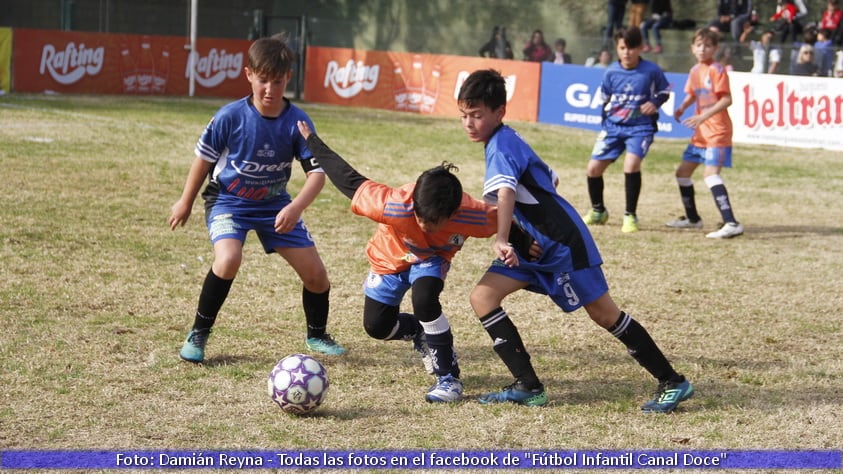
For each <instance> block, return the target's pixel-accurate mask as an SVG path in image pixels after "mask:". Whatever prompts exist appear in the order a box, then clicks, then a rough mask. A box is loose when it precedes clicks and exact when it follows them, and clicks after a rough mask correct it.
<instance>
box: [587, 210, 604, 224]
mask: <svg viewBox="0 0 843 474" xmlns="http://www.w3.org/2000/svg"><path fill="white" fill-rule="evenodd" d="M582 220H583V221H585V223H586V224H588V225H599V224H605V223H606V221H608V220H609V211H603V212H599V211H595V210H594V209H592V210H590V211H588V214H586V215H584V216H583V217H582Z"/></svg>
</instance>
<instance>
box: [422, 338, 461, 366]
mask: <svg viewBox="0 0 843 474" xmlns="http://www.w3.org/2000/svg"><path fill="white" fill-rule="evenodd" d="M425 338H426V339H427V348H428V351H429V352H430V357H431V359H432V361H433V371H434V373H435V374H436V375H448V374H451V375H453V376H454V377H456V378H460V366H459V364H458V363H457V355H456V353H455V352H454V334H453V333H452V332H451V330H450V329H449V330H447V331H445V332H443V333H440V334H429V333H425Z"/></svg>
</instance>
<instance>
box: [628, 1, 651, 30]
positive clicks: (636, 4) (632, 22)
mask: <svg viewBox="0 0 843 474" xmlns="http://www.w3.org/2000/svg"><path fill="white" fill-rule="evenodd" d="M648 3H650V0H629V27H630V28H640V27H641V22H642V21H644V12H646V11H647V4H648Z"/></svg>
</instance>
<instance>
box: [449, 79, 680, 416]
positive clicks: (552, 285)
mask: <svg viewBox="0 0 843 474" xmlns="http://www.w3.org/2000/svg"><path fill="white" fill-rule="evenodd" d="M457 104H458V105H459V108H460V114H461V116H462V126H463V129H464V130H465V132H466V134H467V135H468V138H469V139H470V140H471V141H473V142H479V143H483V144H484V147H485V154H486V179H485V184H484V188H483V197H484V198H485V199H486V200H488V201H489V202H492V203H494V204H496V205H497V206H498V230H497V233H496V235H495V239H494V243H493V244H492V248H493V251H494V253H495V257H497V260H495V261H494V263H493V264H492V266H491V267H489V269H488V270H487V271H486V273H485V274H484V275H483V277H482V278H481V279H480V281H479V282H478V283H477V286H476V287H475V288H474V289H473V290H472V292H471V296H470V299H471V306H472V309H474V312H475V314H476V315H477V317H478V318H480V323H481V324H482V325H483V327H484V328H485V329H486V332H487V333H488V334H489V336H490V337H491V339H492V341H494V342H493V346H494V350H495V352H496V353H497V354H498V356H499V357H500V358H501V360H503V362H504V364H506V366H507V368H508V369H509V371H510V372H511V373H512V375H513V377H514V378H515V382H514V383H512V384H511V385H509V386H507V387H504V388H503V390H501V391H499V392H491V393H487V394H484V395H482V396H481V397H480V399H479V401H480V402H481V403H484V404H488V403H501V402H513V403H518V404H522V405H527V406H541V405H544V404H546V403H547V394H546V392H545V389H544V385H543V384H542V383H541V381H540V380H539V378H538V376H537V375H536V372H535V370H534V369H533V365H532V363H531V362H530V355H529V353H528V352H527V349H526V348H525V347H524V344H523V342H522V341H521V336H520V335H519V334H518V329H517V328H516V327H515V324H514V323H513V322H512V320H510V318H509V315H507V313H506V311H504V310H503V308H502V307H501V303H502V302H503V299H504V298H505V297H506V296H508V295H510V294H511V293H514V292H516V291H518V290H524V289H526V290H529V291H533V292H536V293H540V294H546V295H548V296H550V298H551V299H552V300H553V302H554V303H556V305H557V306H559V307H560V308H561V309H562V310H563V311H565V312H572V311H574V310H576V309H577V308H580V307H583V308H585V310H586V312H587V313H588V315H589V316H590V317H591V319H592V320H593V321H594V322H595V323H597V324H598V325H599V326H601V327H603V328H604V329H606V330H608V331H609V332H610V333H611V334H612V335H613V336H615V337H616V338H618V339H619V340H620V341H621V342H622V343H623V344H624V345H625V346H626V347H627V350H628V352H629V354H630V355H632V357H633V358H635V360H636V361H638V363H639V364H641V365H642V366H643V367H644V368H645V369H646V370H647V371H648V372H649V373H650V374H652V375H653V377H655V378H656V379H658V381H659V386H658V389H657V391H656V393H655V396H654V398H653V399H652V400H650V401H648V402H646V403H645V404H644V405H643V406H642V407H641V409H642V410H643V411H645V412H648V413H650V412H661V413H665V412H670V411H673V410H674V409H675V408H676V406H677V405H678V404H679V402H681V401H683V400H687V399H688V398H689V397H691V395H693V393H694V389H693V387H692V386H691V383H690V382H689V381H688V380H686V379H685V377H684V376H682V375H680V374H678V373H677V372H676V371H675V370H674V369H673V367H672V366H671V364H670V362H668V360H667V358H666V357H665V356H664V355H663V354H662V352H661V350H660V349H659V348H658V346H657V345H656V343H655V342H654V341H653V339H652V338H651V337H650V335H649V334H648V333H647V330H646V329H644V327H642V326H641V325H640V324H639V323H638V322H637V321H635V320H634V319H632V317H630V316H629V315H628V314H626V313H625V312H623V311H621V310H620V309H619V308H618V306H617V305H616V304H615V302H614V301H613V300H612V298H611V296H609V290H608V285H607V283H606V279H605V277H604V276H603V272H602V270H601V268H600V265H601V264H602V259H601V257H600V252H599V251H598V250H597V246H596V244H595V243H594V240H593V239H592V237H591V234H590V233H589V231H588V227H587V226H586V224H585V223H584V222H583V220H582V219H581V218H580V217H579V215H577V212H576V210H575V209H574V208H573V206H571V204H569V203H568V202H567V201H566V200H565V199H563V198H562V197H561V196H560V195H559V194H557V193H556V189H555V188H556V184H557V181H558V180H557V178H556V175H555V174H554V173H553V171H552V170H551V169H550V167H549V166H548V165H547V164H546V163H544V162H543V161H542V160H541V159H540V158H539V157H538V155H536V153H535V152H534V151H533V150H532V148H530V146H529V145H528V144H527V142H525V141H524V139H523V138H521V136H520V135H518V134H517V133H516V132H515V131H514V130H513V129H512V128H510V127H508V126H507V125H504V123H503V117H504V115H505V114H506V83H505V81H504V78H503V77H502V76H501V75H500V73H498V72H497V71H494V70H480V71H475V72H474V73H472V74H471V75H470V76H469V77H468V78H467V79H466V80H465V82H464V83H463V84H462V86H461V87H460V91H459V95H458V99H457ZM513 218H514V220H515V223H516V224H517V225H518V226H520V227H521V229H522V230H523V231H524V232H525V233H526V234H528V235H529V236H530V237H532V239H533V240H535V241H536V242H537V243H538V245H539V246H540V247H541V248H542V254H541V256H540V257H539V258H538V259H536V260H532V261H530V260H525V259H524V258H523V256H522V255H519V253H518V251H517V250H516V249H514V248H513V247H512V246H511V245H509V240H508V236H509V224H508V223H509V222H510V221H512V220H513ZM502 223H503V225H502Z"/></svg>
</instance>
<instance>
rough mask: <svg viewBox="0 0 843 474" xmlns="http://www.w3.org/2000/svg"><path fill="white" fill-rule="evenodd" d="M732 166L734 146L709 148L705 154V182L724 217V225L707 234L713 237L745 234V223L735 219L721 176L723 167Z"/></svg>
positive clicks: (730, 236) (726, 237) (727, 237)
mask: <svg viewBox="0 0 843 474" xmlns="http://www.w3.org/2000/svg"><path fill="white" fill-rule="evenodd" d="M731 166H732V147H719V148H707V149H706V155H705V171H704V173H705V184H706V185H707V186H708V189H709V190H710V191H711V195H712V196H713V197H714V204H716V205H717V210H718V211H720V217H722V218H723V227H721V228H720V229H718V230H716V231H714V232H711V233H709V234H706V237H709V238H712V239H729V238H732V237H737V236H739V235H741V234H743V225H741V223H740V222H738V221H737V219H735V213H734V211H733V210H732V203H731V202H730V200H729V193H728V191H727V190H726V185H725V184H724V183H723V178H722V177H721V176H720V171H721V169H722V168H724V167H725V168H730V167H731Z"/></svg>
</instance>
